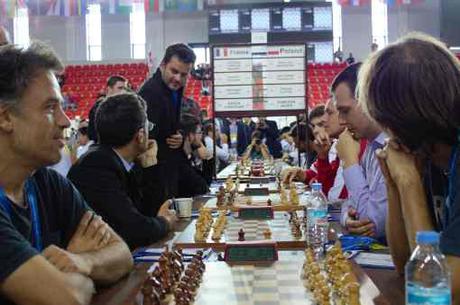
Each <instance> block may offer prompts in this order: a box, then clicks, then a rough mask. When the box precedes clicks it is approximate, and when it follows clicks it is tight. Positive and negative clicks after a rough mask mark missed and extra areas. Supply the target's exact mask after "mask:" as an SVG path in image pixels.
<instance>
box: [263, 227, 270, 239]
mask: <svg viewBox="0 0 460 305" xmlns="http://www.w3.org/2000/svg"><path fill="white" fill-rule="evenodd" d="M264 238H265V239H271V238H272V232H271V231H270V229H268V228H267V229H265V231H264Z"/></svg>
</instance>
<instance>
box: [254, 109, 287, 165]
mask: <svg viewBox="0 0 460 305" xmlns="http://www.w3.org/2000/svg"><path fill="white" fill-rule="evenodd" d="M256 129H257V130H259V131H260V132H261V133H262V137H263V138H264V139H265V144H266V145H267V146H268V149H269V150H270V154H271V155H272V156H273V157H274V158H275V159H276V158H281V157H282V156H283V153H282V149H281V143H280V141H279V140H278V137H279V130H278V124H276V122H275V121H270V120H267V119H266V118H264V117H259V121H258V122H257V124H256Z"/></svg>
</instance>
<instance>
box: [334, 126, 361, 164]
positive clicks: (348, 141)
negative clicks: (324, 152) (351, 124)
mask: <svg viewBox="0 0 460 305" xmlns="http://www.w3.org/2000/svg"><path fill="white" fill-rule="evenodd" d="M336 148H337V154H338V155H339V159H340V160H342V161H343V163H344V168H347V167H350V166H352V165H354V164H358V163H359V149H360V145H359V142H358V141H357V140H356V139H355V138H353V136H352V134H351V133H350V132H349V131H348V129H345V131H344V132H342V134H340V136H339V140H338V142H337V146H336Z"/></svg>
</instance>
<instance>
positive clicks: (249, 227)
mask: <svg viewBox="0 0 460 305" xmlns="http://www.w3.org/2000/svg"><path fill="white" fill-rule="evenodd" d="M296 213H297V215H298V217H303V212H301V211H298V212H296ZM195 225H196V220H193V221H192V222H191V223H190V224H189V225H188V226H187V228H186V229H185V230H184V231H183V232H182V233H181V234H180V235H179V236H178V237H177V238H176V239H175V240H174V242H173V243H174V246H175V247H177V248H182V249H185V248H213V249H216V250H223V249H224V248H225V244H226V243H227V242H235V241H238V231H239V230H240V229H241V228H243V230H244V232H245V240H246V241H256V240H265V238H264V234H263V232H264V231H265V230H266V229H270V231H271V239H270V240H273V241H276V243H277V246H278V249H303V248H305V237H304V234H303V229H301V231H302V237H295V236H293V234H292V231H291V225H290V223H289V214H288V213H286V212H275V213H274V218H273V219H272V220H242V219H239V218H235V217H233V216H227V226H226V228H225V230H224V233H223V234H222V237H221V238H220V240H218V241H216V240H213V239H212V238H211V236H212V233H213V229H211V230H210V232H209V234H208V238H207V239H206V241H195V238H194V236H195Z"/></svg>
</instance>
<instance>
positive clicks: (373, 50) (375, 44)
mask: <svg viewBox="0 0 460 305" xmlns="http://www.w3.org/2000/svg"><path fill="white" fill-rule="evenodd" d="M378 50H379V45H378V44H377V43H376V42H373V43H372V44H371V53H374V52H377V51H378Z"/></svg>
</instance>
